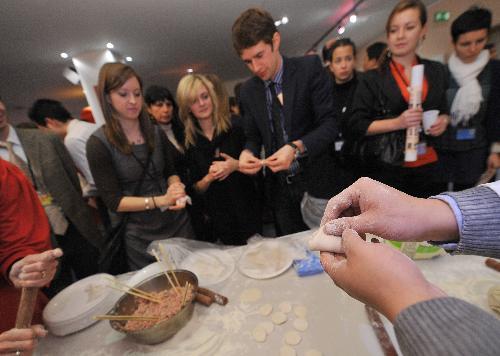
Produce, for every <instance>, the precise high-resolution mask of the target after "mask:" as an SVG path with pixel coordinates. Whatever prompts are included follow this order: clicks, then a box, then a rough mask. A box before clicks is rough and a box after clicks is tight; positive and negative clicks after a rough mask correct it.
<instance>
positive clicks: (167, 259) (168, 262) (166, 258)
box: [158, 244, 181, 288]
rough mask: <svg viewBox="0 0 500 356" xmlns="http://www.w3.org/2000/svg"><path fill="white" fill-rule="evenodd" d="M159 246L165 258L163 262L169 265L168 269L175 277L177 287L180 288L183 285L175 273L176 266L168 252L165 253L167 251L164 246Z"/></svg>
mask: <svg viewBox="0 0 500 356" xmlns="http://www.w3.org/2000/svg"><path fill="white" fill-rule="evenodd" d="M158 245H159V246H160V255H161V256H162V257H163V260H164V261H165V262H166V263H167V265H168V268H169V269H170V270H171V271H172V272H171V273H172V275H173V276H174V279H175V283H177V286H178V287H179V288H180V287H181V284H180V283H179V280H178V279H177V276H176V275H175V273H174V270H175V264H174V263H173V262H172V260H171V259H170V257H169V255H168V253H167V251H165V249H164V248H163V245H162V244H158Z"/></svg>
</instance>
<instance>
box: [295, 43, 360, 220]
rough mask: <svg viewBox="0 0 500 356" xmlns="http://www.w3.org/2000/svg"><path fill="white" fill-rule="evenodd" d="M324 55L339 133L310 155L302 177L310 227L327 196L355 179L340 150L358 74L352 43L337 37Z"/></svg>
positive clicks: (320, 213) (304, 211)
mask: <svg viewBox="0 0 500 356" xmlns="http://www.w3.org/2000/svg"><path fill="white" fill-rule="evenodd" d="M326 55H327V61H326V62H327V63H328V66H327V69H326V70H327V72H328V75H329V76H330V77H331V79H332V87H333V91H332V96H333V98H334V100H333V103H334V109H335V114H336V117H337V119H338V121H337V122H338V126H339V134H338V137H336V139H335V142H334V143H332V144H331V145H330V147H329V148H328V149H327V150H325V152H323V153H322V154H321V155H319V156H317V157H314V158H311V159H310V162H309V165H308V170H307V174H308V177H309V179H307V180H306V193H304V197H303V199H302V202H301V212H302V217H303V219H304V222H305V223H306V224H307V225H308V226H309V227H310V228H315V227H318V226H319V224H320V222H321V218H322V217H323V212H324V211H325V208H326V204H327V203H328V200H329V199H330V198H331V197H333V196H334V195H336V194H338V193H340V192H341V191H342V190H344V189H345V188H347V187H348V186H349V185H351V184H352V183H354V181H355V180H356V179H355V176H354V173H353V170H352V169H351V168H350V166H349V165H348V164H346V162H345V160H344V159H343V156H342V152H341V148H342V145H343V143H344V140H345V138H344V134H343V132H344V131H345V126H346V125H347V121H348V119H349V116H350V115H351V111H352V101H353V98H354V91H355V90H356V87H357V85H358V79H359V75H360V74H359V73H357V72H356V70H355V64H356V45H355V44H354V42H352V41H351V40H350V39H349V38H341V39H338V40H336V41H335V42H333V43H332V44H331V45H330V48H328V50H327V53H326Z"/></svg>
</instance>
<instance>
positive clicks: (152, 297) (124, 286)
mask: <svg viewBox="0 0 500 356" xmlns="http://www.w3.org/2000/svg"><path fill="white" fill-rule="evenodd" d="M105 278H106V279H107V280H109V281H111V282H113V283H115V284H116V285H117V286H118V287H121V288H128V290H131V291H132V292H135V293H139V294H142V295H144V296H146V297H148V298H151V299H156V300H158V298H156V297H155V296H154V295H153V294H151V293H148V292H146V291H143V290H142V289H138V288H134V287H131V286H129V285H128V284H125V283H123V282H120V281H119V280H117V279H113V278H109V277H105Z"/></svg>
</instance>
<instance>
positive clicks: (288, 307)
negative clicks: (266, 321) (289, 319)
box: [278, 302, 292, 313]
mask: <svg viewBox="0 0 500 356" xmlns="http://www.w3.org/2000/svg"><path fill="white" fill-rule="evenodd" d="M278 308H279V310H281V311H282V312H283V313H290V312H291V311H292V304H291V303H290V302H281V303H280V305H279V307H278Z"/></svg>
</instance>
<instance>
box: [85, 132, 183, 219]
mask: <svg viewBox="0 0 500 356" xmlns="http://www.w3.org/2000/svg"><path fill="white" fill-rule="evenodd" d="M153 127H155V131H156V134H155V139H157V140H159V141H160V142H159V144H156V143H155V148H158V150H155V151H154V152H153V159H152V164H150V166H149V170H148V172H149V174H148V175H146V177H145V181H147V180H159V181H160V182H162V183H166V180H167V179H168V177H170V176H172V175H175V174H177V173H176V170H175V168H174V164H173V162H172V158H171V155H172V151H171V150H172V149H174V150H175V148H173V146H172V144H170V142H169V141H168V139H167V137H166V136H165V133H163V131H162V130H161V129H160V128H158V127H156V126H153ZM101 130H102V128H101ZM98 131H99V130H98ZM96 133H97V132H96ZM96 133H94V134H93V135H92V136H90V138H89V140H88V141H87V159H88V161H89V166H90V170H91V171H92V176H93V177H94V180H95V183H96V186H97V189H98V191H99V196H100V197H101V199H102V200H103V202H104V204H105V205H106V206H107V207H108V209H110V210H111V211H116V209H117V208H118V205H119V204H120V201H121V199H122V198H123V197H124V196H127V195H130V194H131V192H128V191H125V189H124V187H125V186H128V185H131V190H132V191H133V184H134V183H138V182H139V180H140V177H141V173H142V165H141V162H139V161H142V164H144V163H145V162H146V157H138V156H137V154H136V157H137V158H138V159H139V160H137V158H136V157H134V155H129V156H128V158H127V160H126V161H127V162H122V164H120V165H117V164H116V162H115V160H114V159H113V156H112V153H111V152H110V150H109V149H108V147H106V144H105V143H104V142H103V141H102V140H101V139H99V138H98V137H97V136H96ZM111 149H112V150H116V151H118V149H117V148H115V147H111ZM135 151H136V150H134V152H135ZM144 154H145V153H144ZM156 185H158V184H156ZM165 191H166V185H165V186H162V187H161V190H160V187H159V191H158V194H160V193H163V194H164V193H165Z"/></svg>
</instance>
